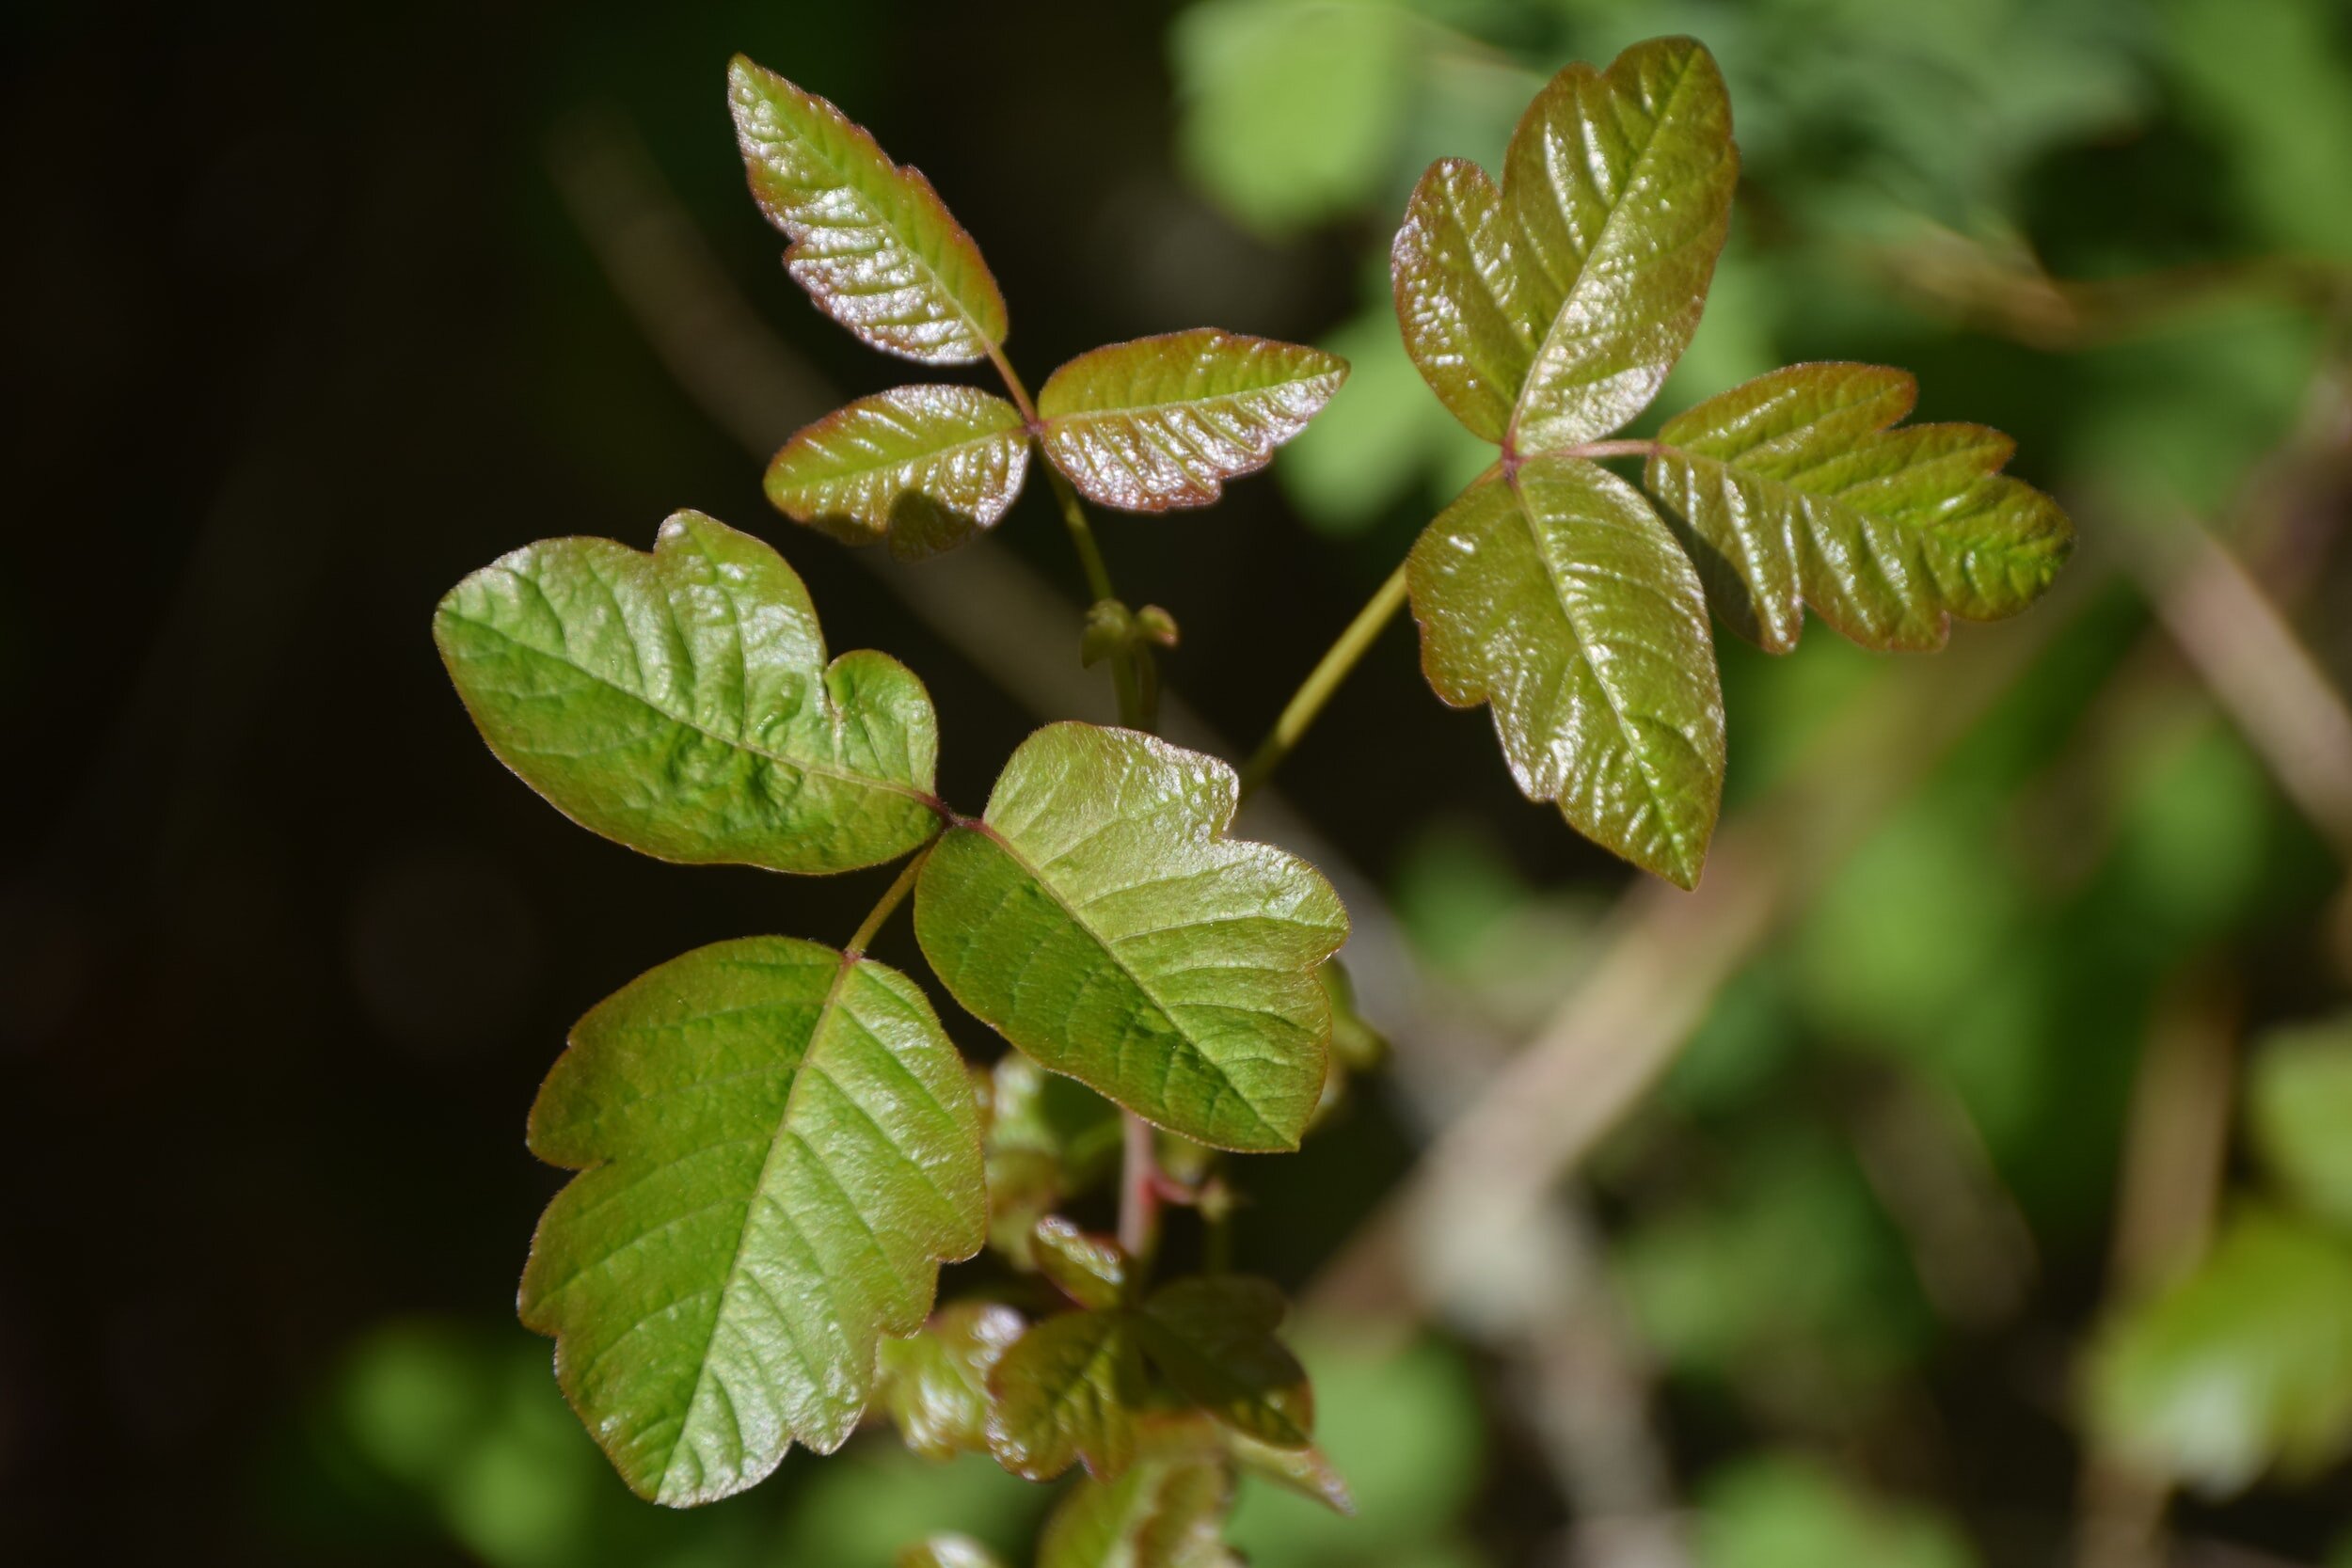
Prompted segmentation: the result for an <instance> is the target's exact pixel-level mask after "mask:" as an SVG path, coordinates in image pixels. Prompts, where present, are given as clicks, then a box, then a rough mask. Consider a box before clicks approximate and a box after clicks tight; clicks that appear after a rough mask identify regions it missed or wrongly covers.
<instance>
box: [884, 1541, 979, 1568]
mask: <svg viewBox="0 0 2352 1568" xmlns="http://www.w3.org/2000/svg"><path fill="white" fill-rule="evenodd" d="M898 1568H1004V1565H1003V1561H1002V1560H1001V1559H999V1558H998V1557H997V1556H996V1554H995V1553H994V1552H992V1551H990V1550H989V1549H988V1548H987V1547H986V1546H983V1545H981V1544H979V1543H978V1542H977V1541H975V1540H973V1539H972V1538H971V1537H970V1536H968V1535H934V1536H932V1537H931V1538H930V1540H928V1541H922V1542H917V1543H916V1544H914V1545H912V1546H909V1547H908V1548H907V1549H906V1550H905V1551H903V1552H900V1553H899V1554H898Z"/></svg>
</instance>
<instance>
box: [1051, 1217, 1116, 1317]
mask: <svg viewBox="0 0 2352 1568" xmlns="http://www.w3.org/2000/svg"><path fill="white" fill-rule="evenodd" d="M1033 1256H1035V1258H1036V1259H1037V1266H1038V1270H1039V1272H1040V1273H1041V1274H1043V1275H1045V1277H1046V1278H1048V1279H1050V1280H1052V1281H1053V1282H1054V1284H1055V1286H1056V1287H1057V1288H1058V1289H1059V1290H1060V1291H1061V1292H1062V1293H1063V1294H1064V1295H1066V1296H1068V1297H1069V1298H1070V1299H1071V1300H1072V1301H1074V1302H1076V1303H1077V1304H1078V1305H1079V1306H1081V1307H1087V1308H1089V1309H1090V1310H1093V1311H1098V1312H1100V1311H1108V1310H1109V1309H1110V1308H1112V1307H1117V1306H1119V1305H1120V1303H1121V1302H1123V1301H1125V1300H1126V1298H1127V1284H1128V1274H1127V1255H1126V1253H1125V1252H1123V1251H1121V1250H1120V1245H1119V1243H1117V1242H1115V1241H1112V1240H1111V1239H1110V1238H1109V1237H1108V1236H1089V1234H1087V1233H1086V1232H1085V1231H1083V1230H1081V1229H1079V1228H1078V1227H1076V1226H1074V1225H1073V1224H1071V1223H1070V1222H1069V1221H1068V1220H1066V1219H1063V1218H1061V1217H1060V1216H1059V1215H1057V1214H1049V1215H1047V1216H1046V1217H1045V1218H1044V1219H1041V1220H1040V1221H1038V1222H1037V1234H1036V1238H1035V1243H1034V1248H1033Z"/></svg>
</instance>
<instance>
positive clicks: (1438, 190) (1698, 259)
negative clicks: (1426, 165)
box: [1390, 39, 1740, 453]
mask: <svg viewBox="0 0 2352 1568" xmlns="http://www.w3.org/2000/svg"><path fill="white" fill-rule="evenodd" d="M1739 180H1740V154H1739V151H1738V150H1737V149H1736V148H1734V147H1733V146H1732V143H1731V102H1730V100H1729V98H1728V97H1727V96H1726V95H1725V93H1724V80H1723V74H1722V72H1721V71H1718V70H1717V69H1716V67H1715V60H1714V56H1712V55H1709V54H1708V52H1707V50H1706V49H1705V48H1704V47H1703V46H1701V45H1700V44H1699V43H1697V42H1696V41H1694V40H1691V39H1652V40H1649V41H1648V42H1646V43H1637V44H1635V45H1634V46H1633V47H1632V48H1630V49H1628V50H1627V51H1626V52H1625V53H1624V54H1622V55H1618V56H1617V58H1616V61H1615V63H1613V65H1611V66H1610V67H1609V69H1608V70H1607V71H1597V70H1595V69H1594V68H1593V67H1592V66H1590V65H1585V64H1581V63H1579V64H1576V65H1571V66H1569V67H1568V68H1567V69H1566V70H1565V71H1561V72H1560V74H1559V75H1557V76H1555V77H1553V78H1552V79H1551V81H1550V82H1549V84H1548V85H1547V86H1546V87H1544V89H1543V90H1542V91H1541V92H1539V93H1538V94H1536V96H1535V100H1534V103H1530V104H1529V105H1528V108H1527V113H1526V114H1525V115H1524V116H1523V117H1522V118H1521V119H1520V120H1519V123H1518V130H1516V131H1515V132H1514V133H1513V134H1512V136H1511V145H1510V147H1509V149H1508V150H1507V151H1506V152H1505V153H1504V155H1503V169H1502V185H1501V186H1500V187H1498V186H1497V185H1496V184H1495V182H1493V181H1492V180H1490V179H1489V178H1488V177H1487V175H1486V171H1485V170H1483V169H1481V168H1480V167H1478V166H1477V165H1475V164H1472V163H1470V162H1468V161H1467V160H1464V159H1458V158H1447V159H1441V160H1439V161H1438V163H1437V164H1435V165H1432V166H1431V167H1430V169H1429V171H1428V173H1426V174H1425V175H1423V176H1422V181H1421V183H1420V184H1419V185H1418V186H1416V187H1415V188H1414V191H1413V195H1412V198H1411V200H1410V201H1409V202H1408V203H1407V204H1406V213H1405V222H1404V225H1403V227H1402V228H1400V229H1399V230H1397V236H1396V243H1395V245H1394V247H1393V248H1392V250H1391V256H1390V270H1391V277H1392V279H1393V282H1394V285H1395V292H1396V312H1397V321H1398V323H1399V324H1400V325H1401V326H1402V327H1403V329H1404V333H1405V346H1406V352H1407V353H1408V354H1410V355H1411V356H1412V358H1413V362H1414V363H1415V364H1416V365H1418V366H1419V367H1420V368H1421V372H1422V377H1423V378H1424V379H1425V380H1427V381H1428V383H1429V386H1430V388H1431V389H1432V390H1433V391H1435V392H1436V393H1437V394H1438V400H1439V401H1440V402H1442V403H1443V404H1445V405H1446V406H1447V407H1448V408H1450V409H1452V410H1453V411H1454V416H1455V417H1456V418H1458V419H1459V420H1461V421H1462V422H1463V423H1464V424H1465V425H1467V426H1468V427H1469V428H1470V430H1471V431H1472V432H1473V433H1475V434H1477V435H1479V436H1484V437H1486V439H1487V440H1490V441H1496V442H1499V443H1502V445H1503V446H1504V447H1505V448H1506V449H1508V450H1510V451H1514V452H1518V453H1527V452H1538V451H1547V450H1550V449H1554V448H1559V447H1565V446H1569V445H1573V444H1575V443H1577V442H1580V441H1589V440H1592V439H1593V438H1594V437H1596V436H1606V435H1607V434H1609V432H1611V431H1613V430H1615V429H1616V428H1618V427H1619V426H1620V425H1622V424H1624V423H1625V422H1626V421H1627V420H1629V419H1631V418H1632V417H1633V416H1634V415H1636V414H1638V413H1640V412H1641V411H1642V410H1643V409H1644V408H1645V407H1646V406H1648V404H1649V401H1650V399H1651V398H1653V397H1655V396H1656V395H1657V393H1658V388H1659V387H1660V386H1661V384H1663V383H1664V381H1665V379H1666V372H1669V371H1671V370H1672V369H1673V368H1674V363H1675V360H1676V359H1677V358H1678V357H1680V356H1681V354H1682V351H1683V350H1684V349H1685V348H1687V347H1688V346H1690V342H1691V335H1692V332H1694V331H1696V330H1697V328H1698V322H1699V311H1700V309H1701V308H1702V307H1703V306H1704V305H1705V304H1706V301H1707V287H1708V281H1709V280H1710V279H1711V278H1712V277H1713V276H1714V271H1715V258H1716V256H1717V255H1718V254H1719V253H1720V252H1721V251H1722V249H1723V245H1724V234H1725V233H1726V232H1727V231H1728V229H1729V226H1730V222H1731V196H1732V190H1733V188H1734V187H1735V186H1736V185H1737V184H1738V183H1739Z"/></svg>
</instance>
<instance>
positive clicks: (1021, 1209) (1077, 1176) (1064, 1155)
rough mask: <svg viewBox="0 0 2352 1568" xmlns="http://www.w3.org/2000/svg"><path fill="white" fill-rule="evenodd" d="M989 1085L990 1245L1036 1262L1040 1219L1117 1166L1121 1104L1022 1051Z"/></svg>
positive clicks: (1008, 1057) (993, 1073)
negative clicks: (1111, 1100) (1045, 1067)
mask: <svg viewBox="0 0 2352 1568" xmlns="http://www.w3.org/2000/svg"><path fill="white" fill-rule="evenodd" d="M983 1092H984V1095H985V1098H986V1101H987V1117H986V1120H987V1123H988V1131H987V1133H986V1136H985V1139H984V1146H985V1147H986V1148H987V1150H988V1201H989V1215H990V1227H989V1245H990V1246H991V1247H993V1248H994V1249H995V1250H996V1251H997V1252H999V1253H1001V1254H1003V1255H1004V1256H1005V1257H1006V1258H1008V1259H1009V1260H1010V1261H1011V1262H1012V1264H1013V1266H1014V1267H1016V1268H1023V1269H1027V1268H1034V1267H1036V1248H1035V1241H1036V1238H1035V1231H1036V1227H1037V1222H1038V1221H1039V1220H1041V1219H1042V1218H1044V1217H1045V1215H1046V1214H1047V1213H1048V1212H1050V1211H1052V1210H1053V1209H1054V1208H1055V1207H1056V1206H1057V1205H1058V1204H1060V1203H1061V1202H1062V1201H1063V1200H1064V1199H1066V1198H1070V1197H1074V1196H1077V1195H1079V1194H1080V1193H1084V1192H1086V1191H1088V1190H1089V1189H1090V1188H1091V1187H1093V1185H1094V1184H1095V1183H1096V1182H1098V1181H1100V1180H1103V1179H1104V1178H1105V1177H1107V1176H1108V1175H1109V1174H1110V1173H1111V1171H1113V1170H1114V1169H1116V1168H1117V1165H1118V1160H1119V1153H1120V1143H1121V1140H1122V1137H1123V1135H1124V1134H1123V1132H1122V1131H1121V1129H1120V1121H1119V1109H1118V1107H1117V1106H1115V1105H1113V1104H1112V1103H1111V1102H1110V1101H1107V1100H1104V1098H1103V1097H1102V1096H1101V1095H1099V1094H1096V1093H1095V1092H1094V1091H1093V1090H1092V1089H1089V1088H1088V1087H1087V1086H1086V1085H1084V1084H1081V1083H1079V1082H1077V1081H1076V1080H1075V1079H1072V1078H1064V1077H1063V1076H1061V1075H1060V1074H1059V1073H1054V1072H1047V1071H1046V1070H1045V1069H1043V1068H1041V1067H1039V1066H1038V1065H1037V1064H1036V1063H1035V1062H1033V1061H1031V1060H1029V1058H1028V1057H1026V1056H1024V1055H1023V1054H1021V1053H1020V1052H1018V1051H1008V1052H1006V1053H1004V1055H1003V1056H1002V1057H1000V1058H998V1060H997V1062H996V1065H995V1066H994V1067H993V1068H992V1069H990V1070H989V1073H988V1081H987V1083H986V1085H984V1089H983Z"/></svg>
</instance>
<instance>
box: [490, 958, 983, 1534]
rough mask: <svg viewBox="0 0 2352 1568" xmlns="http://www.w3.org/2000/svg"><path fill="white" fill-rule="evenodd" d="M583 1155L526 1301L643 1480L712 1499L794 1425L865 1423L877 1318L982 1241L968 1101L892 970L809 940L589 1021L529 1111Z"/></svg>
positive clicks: (943, 1041)
mask: <svg viewBox="0 0 2352 1568" xmlns="http://www.w3.org/2000/svg"><path fill="white" fill-rule="evenodd" d="M531 1147H532V1152H533V1153H535V1154H537V1155H538V1156H539V1157H540V1158H541V1159H543V1160H546V1161H548V1163H550V1164H558V1165H563V1166H564V1167H566V1168H569V1169H573V1170H578V1171H580V1175H579V1176H577V1177H575V1178H574V1179H573V1180H571V1182H570V1183H569V1184H568V1185H566V1186H565V1187H564V1190H563V1191H562V1192H561V1193H559V1194H558V1195H557V1196H556V1198H555V1201H554V1202H553V1203H551V1204H550V1205H548V1212H547V1214H546V1216H545V1218H543V1219H542V1220H541V1221H540V1225H539V1232H538V1235H537V1237H536V1239H535V1240H534V1241H533V1243H532V1253H531V1262H530V1265H529V1267H528V1268H527V1269H526V1271H525V1273H524V1275H523V1286H522V1303H521V1310H522V1318H523V1321H524V1322H525V1323H527V1324H529V1325H530V1326H531V1327H532V1328H534V1329H537V1330H539V1331H540V1332H541V1333H546V1334H552V1335H554V1336H555V1339H556V1350H555V1363H556V1375H557V1377H558V1379H559V1380H560V1381H561V1383H562V1384H563V1386H564V1393H565V1394H566V1395H567V1396H568V1397H569V1398H570V1400H571V1402H572V1404H573V1406H574V1408H576V1409H577V1410H578V1411H579V1412H580V1419H581V1420H582V1421H583V1422H585V1423H586V1425H587V1427H588V1429H589V1431H590V1432H591V1433H594V1434H595V1435H596V1440H597V1441H598V1442H599V1443H601V1444H603V1445H604V1449H605V1451H606V1452H607V1453H608V1454H609V1455H610V1456H611V1457H612V1463H613V1465H614V1466H615V1467H616V1468H618V1469H619V1471H620V1472H621V1475H622V1478H623V1479H624V1480H626V1481H628V1484H629V1486H630V1487H631V1488H632V1489H634V1490H635V1491H637V1492H638V1493H639V1494H640V1495H642V1496H644V1497H650V1498H654V1499H656V1500H658V1501H660V1502H665V1503H671V1504H679V1505H682V1504H690V1503H699V1502H707V1501H710V1500H711V1499H713V1498H716V1497H725V1496H727V1495H728V1494H730V1493H733V1492H739V1491H740V1490H742V1489H743V1488H744V1487H747V1486H749V1485H751V1484H752V1483H753V1482H755V1481H758V1480H759V1479H760V1478H761V1477H763V1476H765V1475H766V1474H768V1472H769V1471H771V1470H772V1469H774V1468H775V1466H776V1465H777V1463H778V1462H779V1461H780V1460H782V1459H783V1457H784V1451H785V1449H786V1448H787V1447H788V1446H789V1444H790V1443H791V1442H793V1441H794V1440H796V1439H797V1440H798V1441H800V1442H801V1443H803V1444H805V1445H806V1446H807V1447H809V1448H812V1449H817V1450H818V1451H819V1452H830V1451H831V1450H832V1449H835V1448H837V1447H839V1446H840V1444H841V1443H842V1441H843V1440H844V1439H846V1438H847V1437H848V1436H849V1435H850V1433H851V1432H852V1431H853V1430H854V1429H855V1428H856V1426H857V1423H858V1419H859V1418H860V1416H861V1415H862V1414H863V1413H864V1410H865V1407H866V1400H867V1397H868V1395H869V1394H870V1392H871V1389H872V1385H873V1379H874V1370H875V1361H876V1350H877V1344H878V1341H879V1339H880V1338H881V1337H882V1336H883V1335H889V1334H906V1333H911V1332H912V1331H914V1328H915V1327H916V1326H917V1325H918V1324H920V1323H922V1321H923V1316H924V1314H925V1313H926V1312H927V1311H929V1309H930V1302H931V1292H932V1289H933V1286H934V1284H935V1282H936V1280H937V1277H938V1264H939V1262H940V1261H942V1260H946V1259H961V1258H968V1257H970V1256H971V1255H972V1254H973V1253H975V1252H977V1250H978V1249H979V1246H980V1243H981V1238H982V1235H983V1230H984V1227H985V1221H986V1199H985V1195H984V1194H983V1193H982V1191H981V1185H980V1183H981V1174H980V1146H979V1117H978V1114H977V1110H976V1108H975V1107H974V1104H973V1101H972V1093H971V1084H970V1080H969V1079H968V1078H967V1077H966V1076H965V1074H964V1070H963V1066H962V1063H961V1060H960V1059H959V1058H958V1057H957V1055H956V1052H955V1047H954V1046H953V1045H952V1044H950V1043H949V1041H948V1039H947V1037H946V1034H945V1033H943V1032H942V1031H941V1029H940V1026H939V1021H938V1019H937V1018H936V1017H935V1016H934V1015H933V1014H932V1012H931V1008H930V1003H928V1002H927V1001H925V1000H924V998H923V993H922V992H921V991H920V990H917V989H916V988H915V987H914V985H913V984H912V983H911V982H910V981H908V979H907V978H906V977H905V976H904V975H902V974H898V972H897V971H895V970H892V969H889V968H886V967H884V966H883V965H881V964H878V963H874V962H872V961H871V960H868V959H864V958H859V959H850V958H844V957H843V955H842V954H840V953H838V952H836V951H834V949H832V948H828V947H819V946H818V945H816V944H815V943H813V942H796V941H791V940H787V939H785V938H780V937H758V938H751V939H747V940H744V941H739V942H722V943H719V944H718V945H716V946H711V947H705V948H701V949H698V950H696V951H695V952H692V953H689V954H687V955H686V956H685V957H683V958H675V959H673V960H672V961H670V962H669V963H666V964H663V965H661V966H660V968H658V969H655V970H653V971H651V972H650V973H648V974H644V975H643V976H641V977H639V978H638V979H637V980H635V981H634V982H632V983H631V984H630V985H628V987H627V988H625V989H624V990H621V991H619V992H618V993H616V994H615V995H613V996H612V997H611V998H610V999H608V1000H607V1001H605V1002H604V1003H603V1004H602V1005H600V1006H597V1007H596V1010H594V1011H593V1012H591V1013H589V1014H588V1016H587V1017H586V1018H584V1019H582V1020H580V1023H579V1025H578V1026H577V1027H576V1028H575V1029H574V1030H573V1032H572V1040H571V1049H570V1050H568V1051H567V1052H565V1053H564V1056H563V1058H562V1059H561V1060H560V1061H558V1062H557V1063H556V1066H555V1070H554V1071H553V1072H552V1073H550V1074H549V1075H548V1081H547V1084H546V1086H545V1087H544V1088H542V1089H541V1090H540V1093H539V1098H538V1101H537V1103H536V1104H534V1105H533V1106H532V1113H531Z"/></svg>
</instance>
